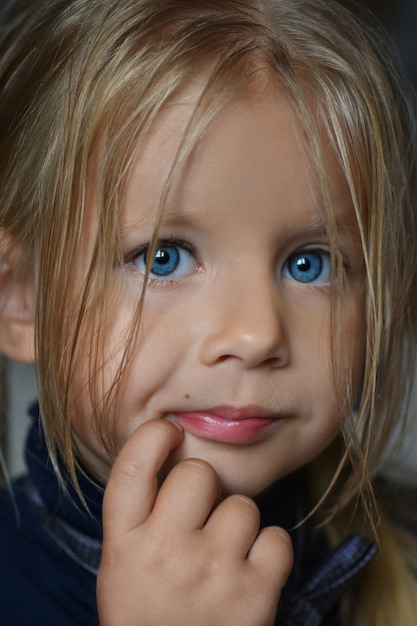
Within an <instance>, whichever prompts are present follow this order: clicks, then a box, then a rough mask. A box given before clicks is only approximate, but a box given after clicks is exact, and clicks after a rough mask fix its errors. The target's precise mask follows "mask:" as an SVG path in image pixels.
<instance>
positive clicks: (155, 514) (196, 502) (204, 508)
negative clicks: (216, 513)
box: [150, 459, 221, 532]
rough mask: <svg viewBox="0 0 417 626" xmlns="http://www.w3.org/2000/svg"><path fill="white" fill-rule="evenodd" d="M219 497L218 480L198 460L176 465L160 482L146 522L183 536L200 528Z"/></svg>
mask: <svg viewBox="0 0 417 626" xmlns="http://www.w3.org/2000/svg"><path fill="white" fill-rule="evenodd" d="M220 495H221V485H220V480H219V478H218V476H217V474H216V472H215V471H214V469H213V468H212V467H211V465H209V464H208V463H207V462H206V461H203V460H201V459H186V460H185V461H181V463H178V464H177V465H176V466H175V467H174V468H173V469H172V470H171V471H170V473H169V474H168V476H167V477H166V479H165V481H164V482H163V484H162V486H161V488H160V490H159V494H158V498H157V500H156V502H155V506H154V509H153V511H152V514H151V516H150V519H152V521H153V522H154V523H158V519H160V520H161V521H162V522H163V523H164V524H165V520H166V519H169V521H170V529H171V530H172V531H174V532H176V531H177V530H183V531H185V532H189V531H193V530H196V529H198V528H201V527H202V526H203V525H204V523H205V521H206V519H207V517H208V515H209V514H210V511H211V510H212V508H213V506H214V505H215V504H216V503H217V502H218V501H219V499H220Z"/></svg>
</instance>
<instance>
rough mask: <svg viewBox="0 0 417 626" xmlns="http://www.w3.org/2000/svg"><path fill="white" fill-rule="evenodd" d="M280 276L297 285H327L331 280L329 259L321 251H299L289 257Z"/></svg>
mask: <svg viewBox="0 0 417 626" xmlns="http://www.w3.org/2000/svg"><path fill="white" fill-rule="evenodd" d="M282 275H283V276H284V278H287V279H289V280H295V281H297V282H299V283H305V284H309V285H311V284H313V285H328V284H329V283H330V280H331V268H330V257H329V255H328V254H327V253H326V252H323V251H322V250H301V251H300V252H297V253H296V254H293V255H291V256H290V257H289V259H288V260H287V261H286V263H285V265H284V268H283V271H282Z"/></svg>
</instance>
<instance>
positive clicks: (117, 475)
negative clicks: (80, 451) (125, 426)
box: [103, 419, 184, 538]
mask: <svg viewBox="0 0 417 626" xmlns="http://www.w3.org/2000/svg"><path fill="white" fill-rule="evenodd" d="M183 437H184V434H183V432H181V430H180V429H179V428H178V427H176V426H174V425H173V424H171V423H170V422H167V421H165V420H159V419H158V420H154V421H152V420H151V421H149V422H145V424H143V425H142V426H140V427H139V428H138V429H137V430H136V431H135V432H134V433H133V434H132V435H131V436H130V437H129V439H128V440H127V442H126V443H125V445H124V446H123V448H122V450H121V451H120V453H119V455H118V457H117V458H116V460H115V462H114V465H113V467H112V470H111V472H110V476H109V479H108V482H107V486H106V488H105V491H104V499H103V531H104V533H105V536H106V538H108V537H110V536H120V535H123V534H125V533H127V532H129V531H130V530H132V529H133V528H135V527H136V526H138V525H139V524H141V523H142V522H144V521H145V520H146V519H147V518H148V516H149V514H150V512H151V511H152V508H153V505H154V502H155V498H156V495H157V492H158V481H157V475H158V473H159V471H160V470H161V468H162V466H163V464H164V463H165V461H166V460H167V458H168V456H169V454H170V452H171V451H172V450H174V449H175V448H176V447H177V446H178V445H179V444H180V443H181V441H182V440H183Z"/></svg>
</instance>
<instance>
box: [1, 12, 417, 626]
mask: <svg viewBox="0 0 417 626" xmlns="http://www.w3.org/2000/svg"><path fill="white" fill-rule="evenodd" d="M9 22H10V25H9V27H8V29H7V30H6V31H5V32H4V33H3V35H2V48H1V54H0V59H1V60H0V93H1V98H0V142H1V150H0V228H2V229H3V230H4V232H6V233H7V234H8V236H9V237H11V239H12V241H13V242H14V243H15V245H16V246H17V247H19V248H20V249H22V250H23V251H24V255H23V257H22V263H25V264H26V265H25V269H26V271H28V272H31V274H32V278H33V280H34V281H35V283H36V290H37V315H36V320H37V322H36V324H37V326H36V341H37V344H36V353H37V371H38V378H39V393H40V404H41V413H42V419H43V422H44V427H45V432H46V436H47V440H48V444H49V446H50V450H51V455H52V458H53V459H55V462H56V457H57V455H61V456H62V457H63V459H64V460H65V462H66V464H67V467H68V469H69V473H70V475H71V476H72V478H73V479H74V481H75V482H76V474H75V468H76V464H77V460H76V454H74V449H75V448H74V440H73V435H72V430H71V407H72V406H73V405H74V402H75V398H76V394H77V389H76V388H75V386H74V372H75V371H76V370H77V368H78V367H79V364H80V362H81V358H82V353H85V352H86V351H88V352H90V353H91V355H92V358H91V361H90V362H91V371H90V378H91V380H93V378H94V376H95V374H96V372H95V371H94V370H95V367H98V365H97V364H98V363H99V362H100V354H99V351H100V346H101V345H102V336H101V328H102V327H103V324H102V321H103V319H104V318H105V316H106V306H107V302H108V299H107V295H108V284H109V276H110V272H111V270H112V268H113V267H114V264H115V263H116V264H117V263H122V262H123V258H122V254H121V249H120V233H119V223H118V216H119V205H120V204H121V202H122V197H123V189H124V185H125V183H126V180H127V177H128V175H129V167H130V164H131V162H132V159H133V157H134V154H135V151H137V150H138V149H140V141H141V140H142V139H143V137H144V136H145V134H146V132H147V130H148V129H149V128H150V126H151V124H152V123H153V122H154V120H155V119H157V116H158V112H159V111H160V110H161V108H162V107H163V106H164V104H165V103H167V102H168V101H170V100H172V99H173V98H175V95H176V94H177V93H178V91H179V90H180V89H181V88H182V87H183V86H184V85H186V84H187V83H189V82H190V81H193V80H198V81H200V83H201V85H202V86H203V91H202V96H201V98H200V101H199V103H198V105H197V107H196V110H195V112H194V115H193V118H192V120H191V122H190V126H189V128H188V129H187V132H186V135H185V137H184V143H183V145H182V147H181V149H180V151H179V153H178V157H177V160H176V162H175V163H173V166H172V172H171V176H170V178H169V179H168V180H167V181H166V186H165V190H164V192H163V194H162V198H161V206H160V212H159V216H158V219H160V217H161V215H162V210H163V204H164V197H165V196H166V193H167V191H168V189H169V185H170V182H171V180H172V179H173V177H174V176H175V173H176V172H177V171H178V168H179V167H180V165H181V163H183V162H184V160H185V157H186V155H187V154H189V153H190V151H191V149H192V146H193V145H194V143H195V141H196V140H197V138H198V136H199V135H201V132H202V131H203V130H204V129H205V128H206V127H207V126H208V125H209V123H210V120H211V119H213V117H214V116H215V115H216V113H217V112H218V111H219V110H220V109H221V107H222V106H223V105H224V104H225V103H226V102H227V101H228V100H230V99H231V98H233V97H234V96H236V95H237V94H239V93H241V92H242V90H244V89H248V88H250V86H251V84H253V82H254V81H255V80H256V79H257V77H259V76H260V75H262V76H267V77H268V79H269V80H274V81H276V83H277V84H278V85H279V86H280V87H281V88H282V89H283V90H284V91H285V93H286V94H287V97H288V98H289V99H290V101H291V102H292V104H293V109H294V115H296V116H297V118H298V120H299V122H300V126H301V128H302V129H303V131H302V137H303V140H304V142H305V146H306V150H307V151H308V153H309V155H311V157H312V159H313V162H314V163H315V165H316V170H315V171H316V176H317V180H318V181H319V183H320V185H321V189H322V192H323V198H324V206H325V210H326V215H327V218H328V229H329V234H330V236H331V240H332V241H333V242H334V243H333V247H332V255H333V257H334V261H335V265H336V268H338V267H339V266H340V259H339V255H338V251H337V245H336V243H335V239H336V238H335V233H336V225H335V224H334V220H333V219H332V210H331V205H330V203H329V201H328V181H327V179H326V170H325V166H324V158H323V152H324V146H323V129H324V131H325V133H324V135H325V141H328V142H330V144H331V146H332V147H333V150H334V153H335V154H336V157H337V159H338V161H339V165H340V167H341V170H342V171H343V173H344V176H345V179H346V181H347V184H348V187H349V190H350V193H351V197H352V202H353V206H354V211H355V216H356V222H357V226H358V231H359V233H360V237H361V241H362V248H363V257H364V265H365V270H366V279H367V280H366V286H365V289H366V294H365V296H366V297H365V300H366V303H365V311H364V315H365V319H366V346H365V360H364V371H363V386H362V392H361V397H360V399H359V400H358V399H356V398H354V397H353V395H352V391H351V390H350V380H349V374H348V372H347V371H346V364H344V363H343V362H342V355H341V354H340V345H341V342H342V338H341V337H340V336H339V333H338V328H340V327H341V326H342V325H341V324H338V320H339V319H340V316H342V315H343V311H342V310H340V307H338V306H337V297H336V298H335V303H336V304H335V307H334V318H333V326H334V332H335V339H334V346H333V353H334V355H333V361H334V376H335V385H336V390H337V392H338V397H339V404H340V420H341V425H343V426H342V430H343V435H344V440H345V444H344V446H343V448H342V447H341V448H339V449H338V451H337V455H336V460H332V462H331V463H330V466H329V467H330V469H329V471H328V472H327V471H325V469H324V463H322V462H321V461H320V459H319V460H318V463H315V464H313V465H314V468H318V469H314V470H313V469H312V471H314V472H315V474H314V476H315V478H314V481H313V482H315V484H316V485H317V484H319V483H320V484H321V481H322V480H323V481H324V482H323V485H324V486H323V489H322V492H321V493H319V494H318V497H319V499H321V496H322V493H324V492H327V490H328V489H327V488H328V486H329V484H331V485H332V486H333V495H332V500H331V502H332V508H331V510H330V515H329V517H330V518H331V519H332V520H333V521H330V522H329V523H328V528H329V529H330V530H329V536H330V537H336V536H337V537H338V538H339V537H340V536H341V535H343V534H344V533H346V532H347V531H346V523H344V524H341V523H340V517H341V514H342V513H344V514H346V511H347V510H348V508H349V507H352V506H353V510H354V514H352V515H353V517H352V519H355V520H356V522H353V523H356V524H357V526H358V527H359V528H360V529H361V530H363V532H368V525H367V523H366V520H367V519H370V520H371V527H372V524H373V521H372V520H373V519H374V517H373V515H374V511H373V508H374V507H373V494H372V488H371V486H372V482H371V477H372V475H373V473H374V472H375V471H376V470H377V469H378V463H379V459H380V457H381V454H382V452H383V451H384V449H385V447H386V445H387V442H388V441H389V439H390V437H391V436H392V431H393V427H394V425H396V426H397V425H398V422H399V420H400V419H401V415H400V413H401V412H403V414H404V415H405V413H406V406H407V402H406V399H407V396H408V393H409V385H410V384H411V376H410V371H411V369H412V367H413V363H414V340H415V315H416V311H415V305H416V301H417V300H416V295H417V294H416V289H417V280H416V279H417V276H416V266H417V255H416V254H415V233H416V232H417V231H416V211H415V210H414V206H413V202H414V197H415V192H416V180H415V178H416V153H415V151H416V134H415V129H414V124H413V112H412V107H411V104H410V100H409V96H408V94H407V93H406V88H405V86H404V82H403V81H401V79H400V78H398V75H397V73H396V71H395V69H394V67H393V65H392V62H391V58H390V55H389V54H388V53H387V52H386V46H385V45H383V44H382V43H381V42H382V41H384V40H383V37H382V34H381V33H380V32H379V31H378V30H376V31H375V30H372V29H369V28H368V27H367V26H365V25H364V23H363V22H359V21H358V20H356V19H355V18H354V17H353V15H351V13H350V12H348V11H346V9H344V8H342V7H341V6H340V5H338V4H337V3H335V2H328V1H324V0H204V1H203V0H118V1H117V2H115V1H114V0H43V2H42V3H36V2H35V1H34V0H32V1H31V2H26V3H23V4H22V10H21V11H16V14H15V16H14V17H13V18H10V20H9ZM138 146H139V148H138ZM92 187H94V201H95V202H94V204H95V207H96V210H97V218H98V232H97V237H96V241H95V246H94V250H93V252H92V257H91V259H90V261H89V263H88V266H87V267H85V268H84V269H82V275H83V282H82V287H81V288H80V286H79V283H80V281H79V277H80V271H81V270H80V259H82V258H83V252H81V254H80V252H79V251H80V250H81V251H83V242H84V231H85V229H86V227H88V224H89V222H88V219H89V213H88V211H87V204H88V202H87V200H88V198H89V194H91V188H92ZM156 225H157V224H156ZM156 231H157V229H156ZM156 237H157V233H156V232H155V237H154V241H153V245H155V244H156ZM84 256H85V255H84ZM149 256H151V255H149ZM339 283H340V281H339ZM339 288H343V285H341V284H339ZM336 291H337V290H336ZM336 296H337V293H336ZM74 303H75V304H74ZM139 321H140V306H139V307H138V315H137V319H135V320H134V323H133V324H132V328H131V330H130V331H129V334H128V335H127V336H126V353H125V359H124V361H123V363H122V367H121V369H120V371H119V373H118V375H117V376H116V378H115V381H114V384H113V386H112V388H111V389H110V391H109V393H108V396H107V398H106V402H105V404H104V406H103V405H100V406H99V405H98V402H97V401H96V399H95V398H94V388H93V386H92V385H91V394H92V400H93V413H94V414H93V415H92V420H93V422H94V423H95V426H96V429H97V433H98V436H99V437H100V438H101V440H102V442H103V445H105V447H106V448H107V450H108V451H109V453H110V454H115V450H114V446H113V441H112V436H111V434H112V431H111V429H110V427H109V424H110V419H109V416H110V415H111V414H112V411H114V406H115V404H116V403H117V398H118V392H119V386H120V384H121V381H122V374H123V367H124V365H125V364H126V362H127V360H128V357H129V340H130V338H131V337H132V336H133V334H134V333H135V332H136V331H137V327H138V324H139ZM356 402H357V404H358V406H356V407H355V408H356V409H357V411H356V413H355V418H353V417H352V415H353V408H354V405H355V403H356ZM335 448H336V446H335ZM339 450H341V451H340V452H339ZM56 467H57V470H59V465H58V464H56ZM333 483H334V484H333ZM358 497H361V498H362V507H360V506H355V505H356V503H357V498H358ZM352 503H353V505H352ZM362 511H364V512H363V513H362ZM374 526H375V525H374ZM388 526H389V524H388V522H387V523H386V524H385V525H384V526H383V528H384V529H386V528H388ZM337 528H339V529H340V528H341V530H338V531H336V530H335V529H337ZM374 531H375V532H376V533H377V532H378V531H377V530H376V529H375V527H374ZM384 532H385V530H384ZM386 534H387V533H386ZM388 536H389V537H390V538H391V539H392V541H391V543H390V541H388V540H387V541H386V542H385V543H386V545H391V544H395V545H397V543H396V539H395V537H396V534H395V532H394V531H392V532H389V533H388ZM382 541H383V540H382V538H381V545H382ZM394 553H395V554H396V555H397V556H398V555H401V554H402V553H401V546H399V544H398V549H395V550H394V552H393V554H394ZM397 561H398V559H397ZM397 561H396V560H395V558H392V559H390V563H396V562H397ZM399 561H400V562H401V563H403V560H402V559H401V558H399ZM393 567H394V566H393ZM403 569H404V571H402V573H401V579H400V580H398V581H397V580H396V578H395V577H394V576H392V579H393V581H392V584H393V585H394V588H395V589H397V590H399V589H400V586H401V584H402V582H404V580H406V579H407V569H406V568H403ZM395 571H398V568H397V569H395ZM382 576H383V575H382ZM394 578H395V580H394ZM385 579H387V577H386V578H385ZM373 580H375V576H374V577H373ZM407 580H408V579H407ZM401 581H402V582H401ZM395 589H393V590H391V595H390V596H389V602H391V603H392V602H394V605H395V606H397V605H396V604H395V601H394V600H393V598H394V596H395ZM413 589H414V586H413ZM397 595H398V597H400V594H399V592H398V594H397ZM410 595H411V594H410ZM378 600H379V601H383V599H378ZM387 601H388V599H387ZM411 602H412V605H413V606H414V605H417V602H416V601H415V600H412V601H411ZM363 603H364V604H365V603H367V606H368V607H370V608H369V611H368V613H366V615H368V618H369V620H368V621H367V624H372V623H375V624H376V623H378V626H383V625H385V624H386V625H387V626H388V624H391V626H393V625H392V620H391V621H390V619H391V618H389V619H388V618H387V620H385V621H383V620H384V619H385V618H383V617H382V616H381V615H382V613H381V615H380V614H379V613H378V616H379V617H378V621H376V617H372V616H375V615H377V613H376V609H375V610H374V608H375V606H376V601H375V598H374V596H372V595H371V594H368V597H365V596H364V600H363ZM394 605H393V606H394ZM402 605H403V603H402V602H401V601H399V602H398V611H397V613H395V614H396V615H397V616H398V620H397V618H396V621H398V622H399V623H401V624H402V625H404V624H411V621H410V619H408V620H407V618H406V617H405V613H404V612H402V608H401V606H402ZM396 610H397V609H396ZM416 610H417V606H416ZM363 614H364V615H365V612H364V613H363ZM369 616H370V617H369ZM402 617H404V619H402ZM349 619H350V618H349ZM354 620H355V621H354V623H355V624H361V623H362V622H361V621H360V616H358V615H356V616H355V618H354Z"/></svg>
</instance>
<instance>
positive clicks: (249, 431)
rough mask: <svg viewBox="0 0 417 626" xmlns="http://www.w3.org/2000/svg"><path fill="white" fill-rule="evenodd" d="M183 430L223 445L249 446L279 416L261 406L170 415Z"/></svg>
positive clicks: (223, 408)
mask: <svg viewBox="0 0 417 626" xmlns="http://www.w3.org/2000/svg"><path fill="white" fill-rule="evenodd" d="M172 415H173V417H174V419H175V420H176V421H178V422H179V423H180V424H181V425H182V426H183V428H184V430H185V431H187V432H189V433H191V434H193V435H196V436H198V437H202V438H203V439H211V440H212V441H219V442H223V443H241V444H244V443H251V442H254V441H257V440H259V439H261V438H262V436H263V435H264V433H265V431H266V430H267V429H268V428H269V427H270V426H271V424H273V423H274V422H276V421H277V420H278V419H279V417H280V416H278V415H276V414H273V413H271V412H270V411H266V410H265V409H262V408H260V407H255V406H252V407H244V408H235V407H227V406H223V407H215V408H212V409H208V410H202V411H201V410H200V411H186V412H178V413H173V414H172Z"/></svg>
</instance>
